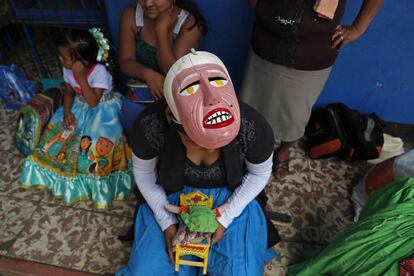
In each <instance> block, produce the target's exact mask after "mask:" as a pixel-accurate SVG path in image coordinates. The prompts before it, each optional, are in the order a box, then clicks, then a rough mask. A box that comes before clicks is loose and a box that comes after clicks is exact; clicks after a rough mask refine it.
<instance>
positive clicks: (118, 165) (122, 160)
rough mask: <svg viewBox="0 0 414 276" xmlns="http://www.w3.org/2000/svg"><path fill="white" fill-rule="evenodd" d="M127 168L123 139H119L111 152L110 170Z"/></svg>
mask: <svg viewBox="0 0 414 276" xmlns="http://www.w3.org/2000/svg"><path fill="white" fill-rule="evenodd" d="M127 168H128V164H127V156H126V149H125V147H124V141H122V140H121V141H119V142H118V143H117V144H116V146H115V148H114V152H113V154H112V171H119V170H126V169H127Z"/></svg>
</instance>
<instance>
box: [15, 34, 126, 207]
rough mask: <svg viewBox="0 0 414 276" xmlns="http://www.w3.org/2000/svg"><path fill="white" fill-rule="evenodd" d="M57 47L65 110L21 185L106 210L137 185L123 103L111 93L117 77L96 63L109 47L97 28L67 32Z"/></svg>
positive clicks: (30, 158) (31, 158)
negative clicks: (122, 117) (124, 129)
mask: <svg viewBox="0 0 414 276" xmlns="http://www.w3.org/2000/svg"><path fill="white" fill-rule="evenodd" d="M94 36H96V37H97V39H99V40H96V39H95V37H94ZM98 43H99V44H98ZM56 44H57V49H58V53H59V60H60V62H61V63H62V65H63V79H64V81H65V85H66V91H65V93H64V99H63V107H61V108H60V109H58V110H57V111H56V113H55V115H54V116H53V117H52V119H51V120H50V122H49V125H48V126H47V128H46V130H45V132H44V134H43V136H42V138H41V140H40V143H39V145H38V147H37V148H35V149H34V150H33V151H32V152H31V153H30V154H29V156H28V157H27V158H26V160H25V161H24V164H23V170H22V173H21V175H20V181H21V183H22V185H23V187H24V188H30V187H34V186H41V187H47V188H49V189H50V191H51V192H52V193H53V194H54V195H55V196H59V197H63V200H64V201H65V202H67V203H73V202H75V201H78V200H82V199H85V198H88V197H92V200H93V201H94V202H95V204H96V205H97V207H98V208H105V207H107V206H108V205H109V204H110V203H111V202H112V201H113V200H121V199H123V198H125V197H126V196H127V195H129V193H130V191H131V188H132V186H133V181H132V178H131V175H130V169H129V168H130V166H129V159H130V153H129V148H128V146H127V145H126V142H125V138H124V136H123V134H122V127H121V124H120V119H119V111H120V104H121V99H120V96H119V94H117V93H115V92H113V91H112V76H111V75H110V73H109V72H108V71H107V70H106V68H105V66H104V65H102V64H99V63H97V58H98V59H101V57H102V51H101V49H102V48H105V47H106V48H105V49H107V47H108V46H107V44H106V41H105V40H102V33H100V31H99V30H97V29H93V30H91V31H87V30H71V31H67V32H65V33H64V34H62V35H61V36H60V37H58V39H57V43H56ZM62 153H63V154H62ZM113 156H116V159H117V165H116V170H115V168H113V166H112V162H113V161H112V160H113Z"/></svg>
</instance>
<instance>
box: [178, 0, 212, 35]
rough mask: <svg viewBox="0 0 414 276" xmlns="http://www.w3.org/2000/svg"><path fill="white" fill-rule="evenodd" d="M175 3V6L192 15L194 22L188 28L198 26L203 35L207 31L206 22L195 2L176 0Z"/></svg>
mask: <svg viewBox="0 0 414 276" xmlns="http://www.w3.org/2000/svg"><path fill="white" fill-rule="evenodd" d="M175 4H176V5H177V7H179V8H181V9H183V10H186V11H188V12H189V13H190V14H191V15H192V16H193V17H194V19H195V22H194V24H193V25H192V26H191V27H190V29H192V28H194V27H195V26H197V27H198V28H200V30H201V33H202V34H203V35H205V34H206V33H207V31H208V26H207V22H206V20H205V18H204V16H203V15H202V14H201V12H200V9H199V8H198V6H197V5H196V3H194V1H193V0H176V2H175Z"/></svg>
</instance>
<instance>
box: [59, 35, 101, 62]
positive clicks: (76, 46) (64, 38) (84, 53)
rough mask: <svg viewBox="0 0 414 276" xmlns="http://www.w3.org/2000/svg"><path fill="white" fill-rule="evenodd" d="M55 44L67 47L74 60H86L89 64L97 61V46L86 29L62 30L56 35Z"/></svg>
mask: <svg viewBox="0 0 414 276" xmlns="http://www.w3.org/2000/svg"><path fill="white" fill-rule="evenodd" d="M56 46H57V47H60V46H62V47H69V49H70V53H71V56H72V58H73V59H74V60H79V61H86V62H87V63H88V65H89V66H91V65H94V64H96V63H97V61H96V57H97V55H98V50H99V46H98V43H97V42H96V40H95V38H94V37H93V36H92V34H91V33H90V32H89V31H88V30H79V29H69V30H64V31H62V32H61V33H60V34H59V35H58V37H57V39H56Z"/></svg>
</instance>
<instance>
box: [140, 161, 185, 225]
mask: <svg viewBox="0 0 414 276" xmlns="http://www.w3.org/2000/svg"><path fill="white" fill-rule="evenodd" d="M157 161H158V158H157V157H156V158H152V159H149V160H144V159H140V158H138V157H137V156H135V155H134V154H133V155H132V162H133V172H134V177H135V182H136V183H137V186H138V189H139V190H140V192H141V194H142V195H143V197H144V198H145V201H146V202H147V203H148V205H149V206H150V208H151V210H152V212H153V213H154V216H155V219H156V221H157V222H158V224H159V225H160V227H161V229H162V231H164V230H165V229H166V228H167V227H168V226H170V225H171V224H175V223H177V219H176V217H175V215H174V214H172V213H170V212H168V211H167V210H166V209H165V208H164V206H165V205H166V204H167V203H168V200H167V195H166V194H165V191H164V188H163V187H161V186H160V185H158V184H156V183H155V182H156V179H157V177H156V173H155V169H156V166H157Z"/></svg>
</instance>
